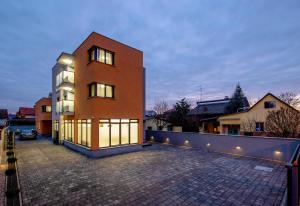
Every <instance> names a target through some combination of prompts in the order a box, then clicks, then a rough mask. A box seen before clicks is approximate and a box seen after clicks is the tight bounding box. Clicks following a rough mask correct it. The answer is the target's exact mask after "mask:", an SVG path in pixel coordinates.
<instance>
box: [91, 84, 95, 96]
mask: <svg viewBox="0 0 300 206" xmlns="http://www.w3.org/2000/svg"><path fill="white" fill-rule="evenodd" d="M90 88H91V91H90V96H91V97H94V96H95V84H91V86H90Z"/></svg>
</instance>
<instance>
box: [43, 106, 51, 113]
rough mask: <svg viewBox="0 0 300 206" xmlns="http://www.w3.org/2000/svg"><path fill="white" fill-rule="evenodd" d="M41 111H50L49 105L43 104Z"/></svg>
mask: <svg viewBox="0 0 300 206" xmlns="http://www.w3.org/2000/svg"><path fill="white" fill-rule="evenodd" d="M42 112H51V106H48V105H43V106H42Z"/></svg>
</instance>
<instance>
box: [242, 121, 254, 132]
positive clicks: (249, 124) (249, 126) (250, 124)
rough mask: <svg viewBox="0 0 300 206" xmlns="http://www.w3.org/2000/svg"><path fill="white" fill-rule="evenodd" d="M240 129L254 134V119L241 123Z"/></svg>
mask: <svg viewBox="0 0 300 206" xmlns="http://www.w3.org/2000/svg"><path fill="white" fill-rule="evenodd" d="M241 129H242V130H243V131H244V132H255V130H256V119H255V118H247V119H245V120H243V121H242V122H241Z"/></svg>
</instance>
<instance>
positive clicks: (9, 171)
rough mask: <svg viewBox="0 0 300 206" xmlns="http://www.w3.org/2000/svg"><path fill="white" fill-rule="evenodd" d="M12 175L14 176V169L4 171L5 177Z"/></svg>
mask: <svg viewBox="0 0 300 206" xmlns="http://www.w3.org/2000/svg"><path fill="white" fill-rule="evenodd" d="M14 174H16V169H15V168H10V169H7V170H5V175H6V176H11V175H14Z"/></svg>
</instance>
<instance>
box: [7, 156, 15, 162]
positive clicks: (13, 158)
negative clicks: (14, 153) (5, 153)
mask: <svg viewBox="0 0 300 206" xmlns="http://www.w3.org/2000/svg"><path fill="white" fill-rule="evenodd" d="M16 161H17V158H15V157H9V158H7V162H8V163H14V162H16Z"/></svg>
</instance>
